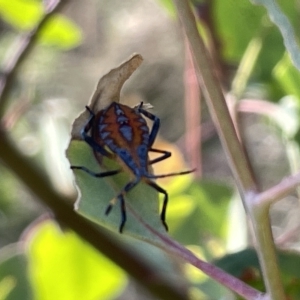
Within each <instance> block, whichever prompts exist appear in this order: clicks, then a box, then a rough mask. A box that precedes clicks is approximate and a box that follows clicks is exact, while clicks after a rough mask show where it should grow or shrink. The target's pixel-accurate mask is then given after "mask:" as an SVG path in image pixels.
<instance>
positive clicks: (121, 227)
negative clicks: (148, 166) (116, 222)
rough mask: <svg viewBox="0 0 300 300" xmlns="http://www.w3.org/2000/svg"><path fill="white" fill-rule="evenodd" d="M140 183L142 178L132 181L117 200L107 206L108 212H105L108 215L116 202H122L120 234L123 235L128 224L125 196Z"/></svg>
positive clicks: (114, 199)
mask: <svg viewBox="0 0 300 300" xmlns="http://www.w3.org/2000/svg"><path fill="white" fill-rule="evenodd" d="M139 181H140V178H136V179H135V180H134V181H130V182H128V183H127V184H126V185H125V187H124V188H123V189H122V191H121V192H120V193H119V195H118V196H117V197H116V198H113V199H112V200H111V201H110V203H109V205H108V206H107V208H106V210H105V214H106V215H108V214H109V213H110V211H111V209H112V208H113V206H114V205H115V202H116V200H119V201H120V205H121V224H120V227H119V232H120V233H122V231H123V228H124V225H125V223H126V219H127V217H126V207H125V200H124V195H125V194H126V193H128V192H129V191H130V190H131V189H132V188H134V187H135V186H136V185H137V184H138V183H139Z"/></svg>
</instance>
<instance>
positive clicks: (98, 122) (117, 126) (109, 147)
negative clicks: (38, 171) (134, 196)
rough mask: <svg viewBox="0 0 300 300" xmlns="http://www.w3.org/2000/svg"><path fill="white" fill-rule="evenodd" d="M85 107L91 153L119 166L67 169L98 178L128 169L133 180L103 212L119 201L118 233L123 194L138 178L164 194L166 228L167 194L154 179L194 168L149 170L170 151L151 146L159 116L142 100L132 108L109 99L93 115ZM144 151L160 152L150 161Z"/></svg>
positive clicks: (84, 135)
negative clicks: (165, 171)
mask: <svg viewBox="0 0 300 300" xmlns="http://www.w3.org/2000/svg"><path fill="white" fill-rule="evenodd" d="M86 109H87V110H88V111H89V113H90V117H89V119H88V122H87V123H86V125H85V126H84V127H83V128H82V130H81V136H82V138H83V140H84V141H85V142H86V143H87V144H88V145H89V146H90V147H91V148H92V149H93V151H94V153H95V155H97V153H98V154H99V153H100V154H101V155H104V156H106V157H108V158H111V159H117V160H118V162H119V163H120V165H121V168H120V169H116V170H111V171H107V172H101V173H95V172H93V171H91V170H89V169H87V168H86V167H84V166H71V169H79V170H82V171H85V172H87V173H88V174H90V175H92V176H94V177H98V178H102V177H107V176H113V175H116V174H118V173H120V172H122V171H124V170H125V171H126V170H129V172H131V173H132V174H133V177H134V179H133V180H132V181H130V182H128V183H127V184H126V185H125V186H124V187H123V188H122V190H121V191H120V192H119V194H118V195H117V197H115V198H113V199H112V200H111V201H110V203H109V205H108V207H107V209H106V211H105V214H106V215H108V214H109V212H110V211H111V209H112V207H113V205H114V204H115V202H116V201H117V200H119V201H120V204H121V223H120V227H119V232H120V233H122V231H123V228H124V225H125V223H126V207H125V201H124V196H125V194H126V193H128V192H129V191H130V190H131V189H133V188H134V187H135V186H136V185H137V184H138V183H139V182H140V181H144V182H145V183H147V184H148V185H149V186H151V187H152V188H154V189H155V190H156V191H157V192H159V193H161V194H163V195H164V200H163V205H162V211H161V214H160V218H161V221H162V224H163V225H164V227H165V228H166V230H168V226H167V223H166V209H167V204H168V193H167V191H166V190H164V189H163V188H162V187H160V186H159V185H158V184H156V183H155V182H154V179H156V178H163V177H169V176H175V175H183V174H188V173H191V172H193V171H194V170H188V171H183V172H177V173H169V174H165V175H153V174H151V173H150V172H149V166H150V165H152V164H155V163H158V162H160V161H162V160H164V159H166V158H168V157H170V156H171V152H168V151H165V150H159V149H155V148H153V147H152V146H153V143H154V141H155V138H156V136H157V133H158V130H159V126H160V119H159V118H158V117H156V116H155V115H153V114H151V113H150V112H148V111H147V110H145V109H144V108H143V102H141V103H140V104H139V105H138V106H136V107H134V108H131V107H129V106H126V105H124V104H120V103H117V102H112V103H111V104H110V105H109V106H108V107H106V108H105V109H103V110H100V111H99V112H97V114H95V113H94V112H93V111H92V110H91V109H90V108H89V107H88V106H86ZM144 117H146V118H148V119H150V120H151V121H152V122H153V124H152V128H151V131H150V130H149V128H148V126H147V123H146V120H145V119H144ZM89 132H90V133H89ZM148 152H156V153H160V154H162V155H161V156H159V157H157V158H155V159H153V160H149V157H148Z"/></svg>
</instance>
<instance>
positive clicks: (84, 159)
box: [0, 0, 300, 300]
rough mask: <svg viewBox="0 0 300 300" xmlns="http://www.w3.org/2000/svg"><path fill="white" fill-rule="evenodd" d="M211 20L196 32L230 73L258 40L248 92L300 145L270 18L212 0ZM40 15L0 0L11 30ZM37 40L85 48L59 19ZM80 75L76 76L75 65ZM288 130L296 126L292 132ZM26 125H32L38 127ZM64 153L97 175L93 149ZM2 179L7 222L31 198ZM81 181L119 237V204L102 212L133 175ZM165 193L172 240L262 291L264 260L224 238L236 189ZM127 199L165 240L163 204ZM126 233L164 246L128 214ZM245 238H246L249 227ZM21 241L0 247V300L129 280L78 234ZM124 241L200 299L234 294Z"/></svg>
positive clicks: (107, 290)
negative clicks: (271, 106)
mask: <svg viewBox="0 0 300 300" xmlns="http://www.w3.org/2000/svg"><path fill="white" fill-rule="evenodd" d="M278 2H279V4H280V6H281V7H282V9H283V11H284V12H285V13H286V14H287V16H288V18H289V20H290V22H291V24H292V25H293V26H294V28H295V29H296V28H297V27H296V26H297V21H298V19H299V18H298V16H299V12H298V11H297V9H295V7H296V1H294V0H293V1H284V0H282V1H278ZM159 3H161V4H163V5H164V7H165V8H166V9H167V11H168V12H169V13H170V15H171V16H173V17H174V16H175V11H174V6H173V4H172V1H171V0H161V1H159ZM194 4H195V5H196V6H197V9H198V10H199V9H200V10H201V5H204V4H205V1H194ZM206 4H207V3H206ZM197 9H195V11H196V12H197ZM210 14H211V15H210V17H211V19H210V20H211V24H207V23H206V24H204V22H203V20H202V19H201V18H199V20H198V22H199V27H200V28H201V31H203V32H207V31H208V30H209V28H207V27H209V26H208V25H210V26H211V28H213V29H214V34H215V38H216V39H217V40H218V42H219V45H218V46H219V48H220V49H218V51H219V54H220V57H221V59H222V61H223V63H224V64H225V65H227V66H230V68H229V69H230V70H231V71H232V70H236V68H237V67H238V65H239V62H240V61H241V59H242V58H243V57H244V55H245V51H246V50H247V47H248V45H249V43H250V42H251V41H252V40H253V39H260V40H261V41H262V48H261V51H260V53H259V55H258V57H256V58H255V59H256V60H257V61H256V63H255V68H254V70H253V72H252V74H251V77H250V79H249V81H248V82H247V85H246V90H245V91H244V94H245V95H251V96H253V95H254V96H256V95H259V96H261V97H262V96H263V97H265V98H266V99H268V100H269V101H272V102H273V103H275V104H276V105H277V107H278V109H279V111H280V112H281V113H280V114H279V115H277V116H273V120H275V121H276V123H277V125H278V127H279V128H280V129H281V134H282V136H283V137H284V138H286V139H287V140H292V141H293V142H296V143H297V144H298V147H299V143H300V138H299V136H300V134H299V117H300V116H299V99H300V92H299V85H298V82H299V79H300V77H299V76H300V75H299V71H298V70H297V69H296V68H295V67H294V66H293V64H292V63H291V60H290V58H289V55H288V53H287V52H286V51H285V48H284V45H283V41H282V36H281V34H280V32H279V30H278V28H277V27H276V26H274V25H273V23H272V22H271V21H270V18H269V16H268V12H267V11H266V10H265V9H264V8H263V7H261V6H254V5H253V4H252V3H251V2H249V1H248V0H240V1H232V0H215V1H211V8H210ZM43 15H44V9H43V6H42V3H41V2H40V1H33V0H30V1H29V0H27V1H22V0H10V1H7V0H0V16H1V20H2V22H4V23H5V24H6V26H8V28H9V30H11V31H13V32H14V33H20V34H23V33H24V32H28V31H30V30H32V29H33V28H34V27H35V26H36V24H37V23H38V22H39V21H40V20H41V18H42V17H43ZM296 32H297V31H296ZM297 33H298V32H297ZM207 36H209V35H207ZM39 41H40V42H41V43H42V44H43V45H44V46H45V45H46V46H56V47H57V48H58V49H60V50H69V49H72V48H74V47H76V46H78V45H80V43H81V42H82V33H81V29H80V28H79V27H78V25H76V24H75V23H74V22H73V21H71V20H70V19H68V18H66V17H64V16H62V15H55V16H53V17H52V18H51V19H50V20H49V21H48V22H47V23H46V24H45V26H44V27H43V28H42V30H41V32H40V37H39ZM2 51H3V50H2ZM74 73H76V74H77V75H78V73H80V72H78V66H77V65H76V72H74ZM232 73H234V71H232ZM229 77H230V78H231V77H234V74H230V76H229ZM78 88H80V87H78ZM253 91H254V92H253ZM283 96H289V98H288V99H292V100H289V101H284V99H282V98H283ZM291 96H292V98H291ZM286 99H287V98H285V100H286ZM291 103H293V105H291ZM283 111H284V113H283ZM292 121H293V122H292ZM287 124H291V126H290V127H289V128H287ZM27 126H28V127H29V128H30V127H33V126H32V124H30V125H27ZM0 146H1V145H0ZM68 155H69V158H70V160H71V161H72V164H74V165H75V164H78V165H84V166H86V167H89V168H91V169H93V170H95V171H96V170H97V169H95V166H96V162H95V161H94V158H93V156H92V155H91V152H90V149H88V147H87V146H86V145H83V143H81V142H76V143H74V144H73V146H72V149H71V150H70V151H69V153H68ZM47 159H49V160H50V159H51V158H50V157H47ZM96 168H98V166H96ZM0 172H1V175H0V195H1V197H0V208H1V217H4V219H5V218H11V215H10V213H11V212H12V211H14V210H15V207H16V206H15V205H16V203H17V202H18V199H21V198H22V197H24V194H25V192H23V191H22V189H21V188H19V186H18V184H17V183H16V182H15V180H14V179H13V178H12V176H11V174H10V173H9V172H7V171H5V170H4V169H2V168H1V170H0ZM76 174H77V175H76V180H77V183H78V185H79V187H80V190H81V196H82V200H81V202H80V204H79V212H80V213H81V214H83V215H85V216H87V217H88V218H89V219H91V220H93V221H94V222H96V223H98V224H100V225H104V226H107V227H109V228H113V229H114V230H117V229H118V226H119V222H120V208H119V207H118V204H117V205H116V207H114V209H113V211H112V212H111V214H110V215H109V216H108V217H106V216H105V215H104V211H105V208H106V206H107V204H108V202H109V200H111V199H112V198H113V197H114V196H115V195H116V193H117V192H118V191H119V190H120V187H121V186H123V185H124V182H127V181H128V179H129V178H128V176H126V175H125V176H124V175H121V176H120V177H118V178H117V179H116V182H112V181H110V180H109V179H108V180H102V179H95V178H92V177H90V176H89V175H88V174H85V173H84V172H80V171H78V172H76ZM174 182H175V183H174ZM163 186H164V187H165V188H166V189H167V190H168V192H169V195H170V201H169V207H168V212H167V221H168V224H169V227H170V235H171V236H172V237H174V239H176V240H178V241H180V242H181V243H184V244H186V245H189V246H190V247H191V249H192V251H195V252H196V253H197V254H199V255H200V256H202V257H203V258H205V259H207V260H215V259H216V257H221V258H219V259H218V260H215V263H216V264H217V265H218V266H219V267H221V268H223V269H225V270H226V271H228V272H230V273H231V274H233V275H235V276H237V277H239V278H242V279H243V280H245V281H246V282H248V283H249V284H251V285H253V286H255V287H257V288H259V289H263V284H262V280H261V275H260V273H259V265H258V261H257V258H256V254H255V252H254V251H253V250H252V249H246V250H243V251H241V252H237V253H234V254H230V255H227V254H226V250H227V249H226V247H227V242H228V237H229V235H230V234H232V232H231V233H230V232H229V222H230V219H231V218H232V216H231V215H230V206H231V204H232V201H233V200H232V198H233V188H232V187H231V186H230V185H229V184H224V183H220V182H219V181H212V180H210V181H208V180H195V181H193V179H192V177H191V176H190V177H189V176H188V179H182V180H181V179H174V181H171V182H169V183H164V184H163ZM145 199H146V200H145ZM127 200H128V202H130V204H131V205H132V207H133V208H134V209H135V210H136V211H138V212H139V214H140V216H141V217H142V218H143V220H145V221H146V222H147V223H149V224H150V225H151V226H153V227H154V228H156V229H158V230H159V231H160V232H161V233H165V231H164V228H163V227H162V224H161V222H160V219H159V211H160V210H159V203H160V201H161V199H159V197H158V195H157V193H156V192H155V191H154V190H153V189H151V188H149V187H148V186H147V185H145V184H141V185H139V186H138V187H136V188H135V190H133V191H132V192H131V193H130V195H128V197H127ZM159 200H160V201H159ZM17 205H18V204H17ZM19 208H20V211H19V212H17V213H16V214H15V215H14V220H17V219H18V222H20V224H22V225H23V223H24V222H25V221H24V220H23V219H22V218H21V217H20V218H19V216H20V214H21V213H22V212H23V209H24V207H23V205H21V204H20V206H19ZM24 210H25V209H24ZM28 210H30V208H28ZM18 213H19V215H18ZM33 215H35V214H33ZM31 217H33V216H32V215H31ZM4 223H5V222H4ZM6 225H7V224H6ZM19 226H20V225H19ZM6 228H7V227H6ZM8 228H9V227H8ZM126 232H127V233H129V234H130V235H132V236H135V237H138V238H140V239H142V240H146V241H148V242H150V243H152V244H159V243H160V241H158V240H156V238H155V237H154V236H153V235H152V234H150V233H149V232H148V231H145V229H144V228H143V227H142V226H141V225H140V224H139V222H138V221H137V220H136V219H135V218H134V217H133V216H131V214H130V213H129V214H128V220H127V223H126V225H125V233H126ZM5 234H6V233H5ZM244 234H245V235H247V232H246V230H245V233H244ZM3 240H4V239H2V242H3ZM25 241H26V248H25V250H24V247H23V248H22V247H21V248H18V247H17V246H12V248H9V249H10V255H7V249H8V248H5V247H4V248H3V249H2V250H1V253H0V295H3V296H2V297H3V298H1V296H0V300H2V299H9V300H10V299H13V300H15V299H17V300H18V299H24V300H26V299H38V300H44V299H87V300H88V299H95V298H99V299H114V298H116V297H118V295H119V294H120V293H121V292H122V291H123V290H124V288H125V287H126V285H127V282H128V279H127V276H126V274H125V273H124V272H123V271H121V270H120V269H119V268H118V267H116V266H115V265H114V264H113V263H112V262H109V261H107V259H106V258H104V257H103V256H102V255H101V254H99V253H97V252H96V251H95V250H94V249H92V248H91V247H90V246H89V245H87V244H85V243H84V242H82V241H81V240H80V239H78V237H77V236H76V235H75V234H73V233H70V232H64V231H61V229H60V228H58V227H57V226H56V225H55V224H54V223H51V222H45V223H38V224H36V225H35V227H34V228H31V229H30V231H29V233H27V235H26V238H25ZM127 242H128V244H129V245H131V247H132V248H134V249H135V250H134V251H136V252H137V253H144V254H146V255H148V258H147V259H149V260H152V261H153V264H155V262H156V263H157V268H158V269H159V267H158V265H161V266H163V267H166V266H167V267H166V268H165V269H166V270H165V272H169V273H170V277H174V278H175V279H174V278H173V279H174V281H175V280H176V276H179V277H182V276H183V274H184V275H185V276H186V278H188V279H189V280H190V282H191V285H192V286H193V287H196V288H198V289H200V290H201V299H202V298H203V299H217V298H220V297H221V296H224V295H225V294H226V295H227V294H229V292H228V291H226V290H225V289H224V288H223V287H221V286H219V285H217V284H216V283H213V282H212V281H210V280H209V279H208V278H206V277H205V276H203V275H200V276H198V275H199V274H198V275H197V276H193V275H191V274H189V271H188V270H180V268H178V269H176V268H175V269H170V268H171V265H172V264H171V263H170V262H167V259H165V258H164V257H163V256H162V253H159V251H157V252H156V250H153V251H152V250H151V251H150V250H149V248H147V246H148V245H147V244H144V243H142V242H139V246H137V245H136V244H134V242H132V241H130V240H128V241H127ZM3 243H5V242H3ZM149 247H150V246H149ZM151 247H152V245H151ZM146 255H145V256H146ZM278 255H279V259H280V263H281V268H282V275H283V280H284V283H285V288H286V291H287V293H288V295H289V296H290V298H291V299H298V298H299V297H300V296H299V294H300V292H299V290H300V288H299V286H300V281H299V280H300V278H299V271H298V267H297V266H298V265H299V256H298V254H297V253H282V252H279V253H278ZM145 259H146V258H145ZM163 262H165V265H163ZM197 272H198V271H197ZM198 273H199V272H198Z"/></svg>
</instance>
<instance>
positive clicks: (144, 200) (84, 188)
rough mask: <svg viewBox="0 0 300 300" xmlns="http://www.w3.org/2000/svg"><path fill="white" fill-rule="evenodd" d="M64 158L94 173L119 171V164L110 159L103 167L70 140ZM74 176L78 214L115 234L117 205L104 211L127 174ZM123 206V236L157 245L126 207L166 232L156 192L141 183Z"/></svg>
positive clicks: (84, 146)
mask: <svg viewBox="0 0 300 300" xmlns="http://www.w3.org/2000/svg"><path fill="white" fill-rule="evenodd" d="M67 157H68V159H69V161H70V164H71V165H73V166H84V167H86V168H88V169H90V170H92V171H94V172H101V171H102V172H103V171H106V170H114V169H118V168H120V166H119V165H118V164H116V163H115V162H113V161H112V160H109V159H104V161H103V164H104V165H106V168H103V167H101V166H100V164H99V163H98V161H97V160H96V158H95V156H94V154H93V151H92V149H91V147H89V146H88V145H87V144H86V143H85V142H83V141H75V140H73V141H72V142H71V144H70V146H69V148H68V150H67ZM74 174H75V179H76V184H77V186H78V187H79V190H80V199H79V200H78V203H77V206H78V212H79V213H80V214H82V215H84V216H86V217H87V218H88V219H90V220H92V221H94V222H96V223H98V224H100V225H102V226H105V227H107V228H110V229H113V230H115V231H118V230H119V225H120V222H121V213H120V203H119V202H117V203H116V204H115V205H114V207H113V209H112V210H111V212H110V214H109V215H108V216H106V215H105V210H106V208H107V206H108V204H109V201H110V200H111V199H113V198H114V197H116V196H117V195H118V193H119V192H120V191H121V190H122V188H123V187H124V186H125V185H126V183H128V182H129V181H130V178H129V175H128V174H126V173H124V172H123V173H121V174H118V175H115V176H111V177H106V178H95V177H93V176H91V175H89V174H87V173H86V172H84V171H82V170H74ZM125 204H126V205H127V221H126V223H125V226H124V230H123V233H125V234H129V235H132V236H134V237H137V238H140V239H142V240H146V241H151V242H153V243H160V240H157V238H156V236H154V235H153V234H152V233H151V232H149V231H148V230H146V229H145V227H144V226H143V225H142V224H141V223H140V222H139V221H138V220H137V219H136V218H135V217H134V216H133V215H132V213H131V211H130V210H129V209H128V206H130V207H132V209H133V210H134V211H135V212H136V213H138V215H139V216H140V217H141V218H142V220H143V221H144V222H146V223H147V224H149V225H150V226H152V227H153V228H155V229H156V230H157V231H159V232H161V233H165V229H164V227H163V225H162V223H161V220H160V216H159V205H158V193H157V191H156V190H154V189H153V188H152V187H150V186H148V185H147V184H145V183H143V182H140V183H139V184H138V185H137V186H136V187H134V188H133V189H132V190H131V191H130V192H129V193H128V194H126V196H125Z"/></svg>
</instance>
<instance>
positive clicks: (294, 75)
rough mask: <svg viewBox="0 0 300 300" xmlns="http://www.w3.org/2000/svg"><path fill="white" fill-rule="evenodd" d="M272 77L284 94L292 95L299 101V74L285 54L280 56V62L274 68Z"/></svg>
mask: <svg viewBox="0 0 300 300" xmlns="http://www.w3.org/2000/svg"><path fill="white" fill-rule="evenodd" d="M273 76H274V77H275V80H276V82H277V84H279V85H280V86H281V88H282V89H283V91H284V93H285V94H287V95H294V96H296V97H297V98H298V99H300V90H299V82H300V73H299V70H297V69H296V68H295V67H294V65H293V64H292V62H291V59H290V57H289V56H288V54H287V53H285V54H284V55H283V56H282V58H281V60H280V61H279V62H278V63H277V65H276V66H275V68H274V70H273Z"/></svg>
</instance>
